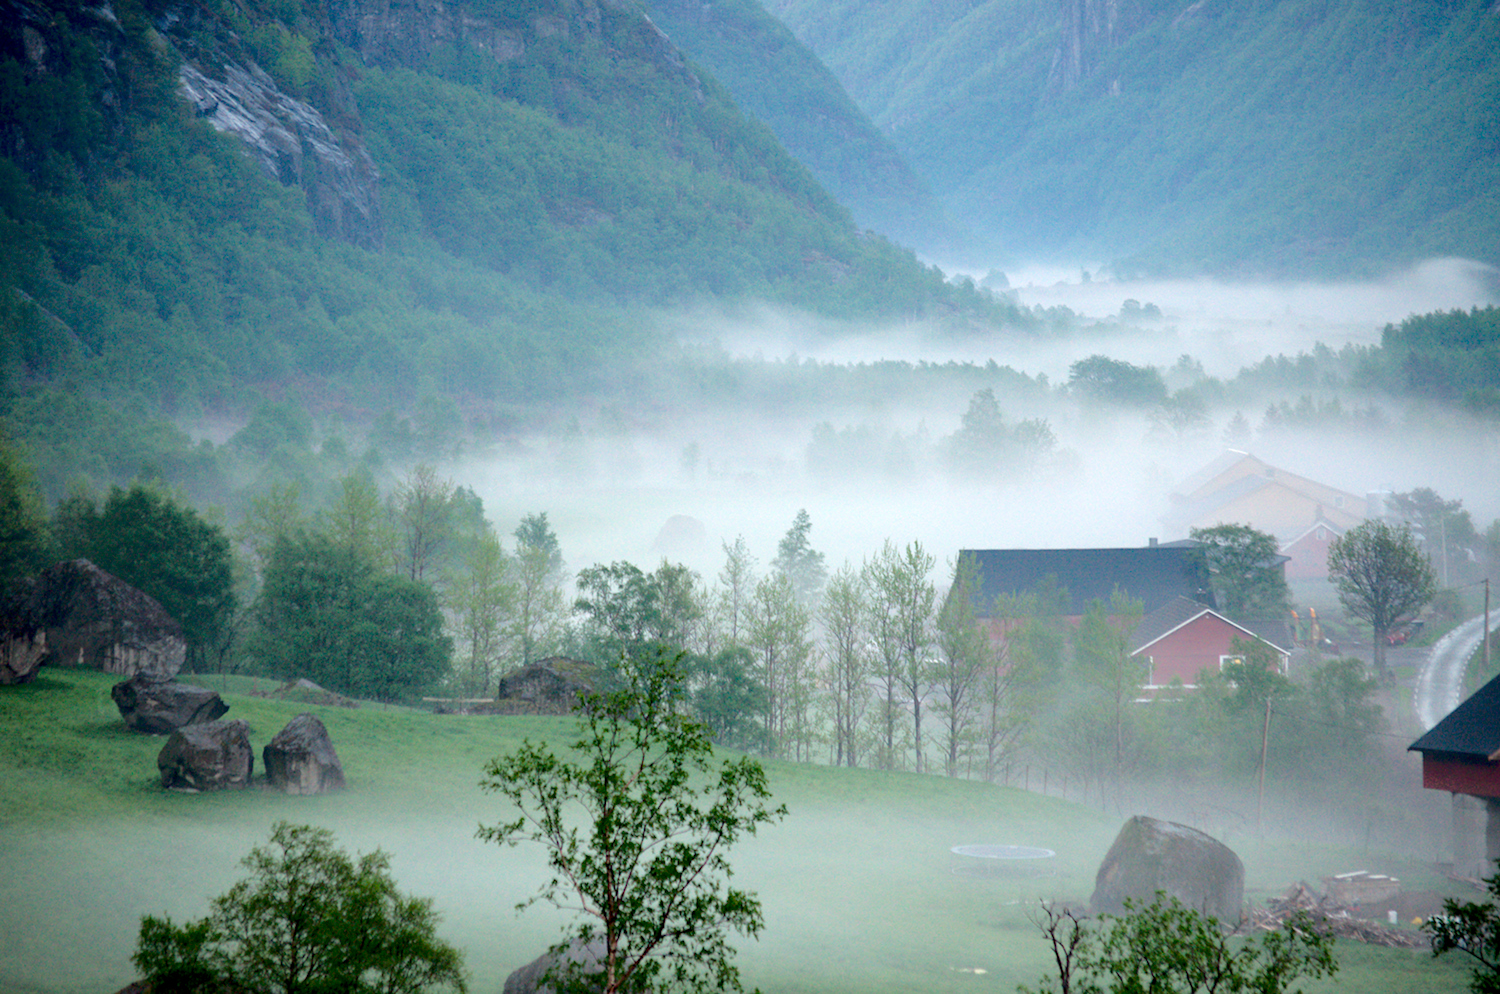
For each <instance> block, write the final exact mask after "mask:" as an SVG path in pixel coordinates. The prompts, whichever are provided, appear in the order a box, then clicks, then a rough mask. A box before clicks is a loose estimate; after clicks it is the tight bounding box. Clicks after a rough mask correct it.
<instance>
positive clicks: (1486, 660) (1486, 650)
mask: <svg viewBox="0 0 1500 994" xmlns="http://www.w3.org/2000/svg"><path fill="white" fill-rule="evenodd" d="M1484 675H1485V677H1486V678H1488V677H1489V675H1490V578H1489V577H1485V578H1484Z"/></svg>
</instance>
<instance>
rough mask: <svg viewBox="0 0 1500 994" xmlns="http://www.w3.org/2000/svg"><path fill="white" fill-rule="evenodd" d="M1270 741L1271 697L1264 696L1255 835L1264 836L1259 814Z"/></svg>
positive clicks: (1263, 798) (1263, 805)
mask: <svg viewBox="0 0 1500 994" xmlns="http://www.w3.org/2000/svg"><path fill="white" fill-rule="evenodd" d="M1270 741H1271V699H1270V698H1269V697H1267V698H1266V723H1265V724H1264V725H1262V726H1261V730H1260V786H1259V787H1258V788H1257V790H1256V794H1255V831H1256V834H1257V835H1261V836H1264V835H1265V831H1264V830H1263V829H1262V828H1261V815H1262V814H1263V812H1264V811H1265V806H1266V746H1267V744H1268V743H1269V742H1270Z"/></svg>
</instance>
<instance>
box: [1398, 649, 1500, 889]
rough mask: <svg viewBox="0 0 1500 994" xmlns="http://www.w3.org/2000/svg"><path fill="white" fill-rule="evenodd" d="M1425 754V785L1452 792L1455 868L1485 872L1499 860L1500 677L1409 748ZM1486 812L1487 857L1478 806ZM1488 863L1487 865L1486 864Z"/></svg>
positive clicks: (1479, 690)
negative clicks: (1479, 842) (1478, 839)
mask: <svg viewBox="0 0 1500 994" xmlns="http://www.w3.org/2000/svg"><path fill="white" fill-rule="evenodd" d="M1407 750H1408V751H1409V752H1419V753H1421V754H1422V786H1423V787H1428V788H1431V789H1432V790H1446V791H1448V792H1449V793H1451V794H1452V795H1453V864H1454V870H1455V872H1458V873H1461V874H1465V875H1470V876H1482V875H1485V874H1487V873H1489V872H1491V870H1490V868H1489V866H1490V865H1493V864H1494V863H1495V862H1496V861H1500V676H1497V677H1495V679H1493V680H1491V681H1490V682H1489V683H1487V684H1485V685H1484V686H1483V687H1480V688H1479V689H1478V690H1476V691H1475V692H1474V694H1473V696H1471V697H1470V698H1469V699H1468V700H1466V701H1464V702H1463V703H1462V704H1460V705H1459V706H1458V707H1456V708H1454V709H1453V711H1452V712H1451V713H1450V714H1449V715H1448V717H1446V718H1444V719H1443V720H1442V721H1440V722H1438V723H1437V724H1436V725H1433V726H1432V728H1430V729H1428V731H1427V734H1426V735H1423V736H1422V737H1421V738H1419V739H1417V741H1415V742H1413V743H1412V744H1411V745H1410V746H1408V747H1407ZM1473 798H1480V799H1482V800H1483V802H1484V806H1485V809H1486V812H1487V814H1488V824H1487V826H1486V828H1485V845H1484V849H1483V856H1480V855H1479V853H1478V851H1477V850H1478V846H1476V845H1475V844H1474V843H1473V841H1472V840H1471V838H1470V836H1472V835H1477V824H1476V823H1477V821H1478V811H1477V808H1478V804H1477V802H1476V801H1474V800H1472V799H1473ZM1487 864H1488V865H1487Z"/></svg>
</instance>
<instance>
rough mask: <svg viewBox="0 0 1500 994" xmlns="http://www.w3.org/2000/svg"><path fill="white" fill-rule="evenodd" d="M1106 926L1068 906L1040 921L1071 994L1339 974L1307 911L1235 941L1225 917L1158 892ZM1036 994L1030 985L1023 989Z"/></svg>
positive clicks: (1149, 993) (1171, 991)
mask: <svg viewBox="0 0 1500 994" xmlns="http://www.w3.org/2000/svg"><path fill="white" fill-rule="evenodd" d="M1126 908H1127V909H1128V910H1129V913H1128V914H1125V915H1121V916H1119V917H1113V916H1105V917H1104V918H1103V919H1102V923H1101V924H1100V925H1099V927H1098V928H1094V927H1091V925H1090V924H1089V923H1087V922H1085V921H1084V920H1083V919H1082V918H1081V917H1080V916H1079V915H1077V914H1075V913H1074V912H1072V911H1070V910H1068V909H1067V908H1063V907H1060V906H1051V905H1048V906H1044V907H1043V909H1042V918H1041V920H1040V921H1038V923H1037V924H1038V927H1039V928H1040V929H1041V931H1042V934H1043V936H1045V937H1046V938H1047V940H1048V942H1049V943H1050V944H1051V946H1052V957H1053V961H1054V963H1056V965H1057V969H1058V975H1057V977H1056V978H1047V979H1046V980H1044V981H1043V983H1044V985H1045V986H1044V987H1043V988H1042V990H1044V991H1045V990H1051V989H1053V984H1054V983H1055V984H1056V989H1057V990H1059V991H1061V992H1063V994H1070V992H1072V994H1214V992H1219V991H1224V992H1227V991H1255V992H1257V994H1283V992H1285V991H1287V990H1288V989H1290V988H1291V985H1292V984H1293V983H1294V982H1295V981H1297V980H1298V979H1299V978H1301V977H1309V978H1313V979H1316V978H1319V977H1331V976H1333V975H1335V974H1336V973H1338V968H1339V965H1338V960H1337V959H1335V958H1334V955H1333V951H1334V943H1333V937H1332V936H1331V935H1327V934H1324V933H1323V932H1322V931H1320V930H1319V929H1318V926H1317V923H1316V922H1314V921H1313V920H1312V919H1311V918H1310V917H1309V916H1308V915H1306V914H1302V913H1299V914H1297V915H1296V916H1294V917H1293V918H1292V919H1291V920H1290V921H1288V922H1287V923H1286V924H1285V925H1284V926H1282V927H1281V928H1279V929H1276V930H1274V931H1271V932H1265V933H1262V934H1261V935H1260V936H1259V937H1258V938H1252V939H1244V940H1235V939H1231V938H1230V937H1229V936H1227V935H1226V934H1225V932H1224V929H1223V928H1222V927H1221V925H1220V923H1219V922H1218V920H1217V919H1214V918H1211V917H1209V916H1207V915H1204V914H1201V913H1200V912H1198V911H1195V910H1194V909H1192V908H1188V907H1185V906H1184V905H1183V904H1182V903H1181V902H1180V901H1178V900H1177V899H1176V898H1175V897H1174V898H1167V897H1166V896H1165V895H1164V894H1161V893H1158V894H1157V897H1156V900H1155V901H1154V902H1152V903H1151V904H1149V905H1145V906H1140V905H1137V904H1135V903H1134V902H1130V901H1127V902H1126ZM1021 990H1022V991H1023V992H1027V994H1030V988H1026V987H1022V988H1021Z"/></svg>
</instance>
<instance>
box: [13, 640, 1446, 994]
mask: <svg viewBox="0 0 1500 994" xmlns="http://www.w3.org/2000/svg"><path fill="white" fill-rule="evenodd" d="M43 672H44V674H45V675H44V676H43V677H42V678H41V679H39V680H38V681H36V682H35V683H33V684H29V685H26V686H22V687H7V688H0V867H3V869H4V872H3V873H0V907H3V908H4V909H6V912H7V913H6V925H5V927H4V928H3V929H0V990H3V991H7V992H17V994H30V992H37V994H42V992H45V994H75V992H76V994H107V992H109V991H114V990H118V989H119V988H120V987H122V986H124V985H125V984H126V983H127V982H128V981H129V980H131V979H133V972H132V968H131V966H130V963H129V957H130V953H131V951H132V950H133V948H134V944H135V937H136V929H137V926H138V924H139V920H140V916H141V915H142V914H145V913H148V912H149V913H156V914H160V913H163V912H165V913H168V914H171V915H172V916H173V917H175V918H178V919H181V918H185V917H197V916H200V915H202V914H204V913H205V911H206V910H207V902H208V900H209V899H210V898H212V897H213V896H215V895H217V894H219V893H221V892H223V891H224V890H225V889H226V888H227V887H228V886H229V884H230V883H232V882H233V881H234V880H235V879H237V878H238V877H239V876H240V875H241V868H240V867H239V866H238V861H239V859H240V857H241V856H243V855H244V854H245V853H246V852H247V851H248V850H249V849H250V848H251V847H252V846H253V845H256V844H258V843H260V842H263V841H265V839H266V838H267V836H268V835H269V834H270V827H271V825H272V824H273V823H274V822H276V821H278V820H281V819H287V820H292V821H301V822H311V823H316V824H320V825H325V826H327V827H329V828H330V829H332V830H333V831H334V832H335V834H336V836H337V838H338V841H339V843H340V844H341V845H343V846H345V847H346V848H350V849H356V850H361V851H367V850H370V849H373V848H376V847H379V848H382V849H385V850H386V851H387V852H389V853H390V854H391V855H392V866H393V871H394V874H395V876H396V879H397V880H398V881H399V883H400V884H401V886H402V887H403V889H405V890H408V891H410V892H412V893H415V894H419V895H424V896H431V897H433V898H434V899H435V901H436V904H437V906H438V908H439V909H440V910H441V912H442V914H443V924H442V927H441V934H442V935H443V936H444V938H446V939H447V940H449V941H450V942H453V943H455V944H456V945H458V946H459V947H461V948H463V949H465V950H466V955H467V962H468V967H469V970H470V972H471V974H472V980H473V982H472V985H471V988H472V990H474V991H475V992H480V994H483V992H492V991H497V990H499V988H500V987H501V986H502V984H503V983H504V980H505V977H506V975H507V974H508V973H509V972H510V971H511V970H513V969H515V968H516V967H518V966H520V965H521V964H523V963H525V962H526V961H528V960H530V959H532V958H533V957H535V956H536V955H537V954H538V953H539V952H541V950H542V949H543V948H544V947H545V946H546V945H547V944H548V943H550V942H552V941H554V940H555V938H556V936H557V934H558V931H559V929H560V927H561V924H562V922H563V921H564V918H563V916H562V915H561V914H560V913H558V912H555V911H553V910H552V909H550V908H545V907H541V906H538V907H535V908H532V909H531V910H529V911H527V912H526V913H525V914H517V913H516V911H515V905H516V904H517V902H519V901H522V900H524V899H525V898H527V897H528V896H529V895H530V894H531V893H533V892H534V890H535V888H536V886H537V884H538V883H539V882H540V881H541V877H542V867H543V864H542V859H541V854H540V853H539V852H538V851H535V850H531V849H526V848H517V849H500V848H498V847H495V846H487V845H482V844H480V843H479V842H477V841H476V840H475V839H474V829H475V828H476V827H477V826H478V825H479V824H481V823H491V822H495V821H498V820H500V819H501V817H503V816H504V814H505V812H504V811H503V810H502V809H501V808H500V807H499V803H500V802H498V801H497V800H495V799H494V798H492V797H489V796H488V795H485V794H482V793H481V792H480V791H479V790H478V786H477V784H478V781H479V778H480V767H481V764H482V763H483V761H484V760H485V759H487V758H488V757H490V756H492V755H495V754H497V753H500V752H503V751H505V750H507V749H509V748H511V747H513V746H514V745H516V744H518V743H519V742H520V741H521V740H522V739H523V738H524V737H527V736H530V737H532V738H533V739H536V738H545V739H550V740H552V741H561V740H564V739H565V737H566V736H568V735H569V732H570V723H569V722H567V721H565V720H562V719H547V718H514V717H511V718H495V717H453V716H437V715H431V714H427V713H425V712H420V711H412V710H406V709H400V708H381V707H379V706H372V705H365V706H362V707H360V708H358V709H341V708H326V707H325V708H309V707H307V706H306V705H301V704H296V703H291V702H280V701H273V700H267V699H264V698H257V697H252V696H249V695H248V694H247V693H246V692H245V691H246V690H248V689H249V686H250V685H249V684H248V682H243V681H234V682H230V683H228V684H220V683H219V682H218V681H217V680H215V682H214V686H215V687H216V688H218V687H220V686H223V687H224V688H225V689H224V691H223V692H224V696H225V700H226V701H227V702H228V703H229V704H230V708H231V709H230V712H229V715H228V716H229V717H236V718H244V719H245V720H247V721H248V722H249V723H250V737H251V743H252V745H253V747H254V748H255V749H256V750H257V752H258V751H259V749H260V748H261V747H262V746H264V745H265V743H266V742H267V741H269V739H270V738H271V736H273V735H274V734H275V733H276V732H277V731H278V730H279V729H280V728H281V727H282V726H283V725H284V724H285V723H286V722H287V721H288V720H290V719H291V718H292V717H293V716H294V715H296V714H298V713H300V712H301V711H304V710H312V711H314V712H315V713H317V714H318V716H319V717H320V718H321V719H322V720H323V722H324V723H325V724H326V725H327V727H328V730H329V733H330V734H331V736H332V737H333V741H334V744H335V747H336V748H337V749H338V752H339V756H340V759H341V760H342V762H343V765H344V770H345V775H346V777H347V779H348V784H349V787H348V789H347V790H346V791H344V792H343V793H340V794H337V795H331V796H327V797H287V796H284V795H281V794H276V793H271V792H269V791H263V790H258V789H252V790H249V791H242V792H236V793H220V794H197V795H193V794H176V793H168V792H166V791H163V790H161V789H160V787H159V785H158V781H157V778H156V762H155V760H156V754H157V752H158V751H159V750H160V748H161V746H162V744H163V742H164V739H161V738H152V737H147V736H141V735H136V734H133V733H130V732H127V731H126V730H125V728H124V726H123V724H122V723H121V721H120V718H119V714H118V712H117V711H116V709H115V706H114V703H113V702H112V701H111V699H110V696H109V688H110V687H111V686H112V685H113V684H114V683H115V682H116V678H115V677H111V676H107V675H103V674H98V673H85V672H78V671H68V670H49V671H43ZM258 767H259V762H258V757H257V768H258ZM768 769H769V772H770V775H771V780H772V786H773V790H774V791H775V793H776V797H777V799H778V800H779V801H783V802H785V803H786V804H787V805H788V807H790V809H791V812H792V813H791V816H790V817H789V818H788V819H787V820H786V821H785V822H783V823H782V824H780V825H775V826H772V827H770V828H768V829H765V830H764V831H763V832H762V834H761V835H760V837H758V838H756V839H753V840H751V841H750V842H748V843H747V844H745V845H744V846H742V847H741V849H740V850H739V851H738V856H737V858H736V859H735V860H734V862H735V866H736V870H737V873H736V881H737V882H739V883H740V884H742V885H744V886H747V887H749V888H751V889H752V890H755V891H756V892H758V893H759V895H760V897H761V899H762V901H763V902H764V905H765V913H766V930H765V933H764V935H763V938H762V941H760V942H759V943H742V944H741V965H742V968H743V970H744V973H745V979H746V981H747V985H751V986H758V987H760V988H761V989H762V990H764V991H766V992H767V994H771V992H791V991H797V992H829V994H864V992H870V994H873V992H877V991H878V992H902V991H912V992H918V991H921V992H938V994H941V992H948V991H953V992H980V991H983V992H990V991H999V992H1010V991H1014V990H1015V988H1016V985H1017V984H1021V983H1025V984H1031V985H1034V984H1035V983H1036V982H1037V980H1038V979H1039V978H1040V977H1041V976H1043V974H1044V973H1045V972H1046V969H1047V966H1048V954H1047V950H1046V948H1045V947H1044V945H1043V943H1042V941H1041V940H1040V938H1039V937H1038V936H1037V933H1036V930H1035V928H1034V927H1033V925H1032V924H1031V921H1030V916H1031V915H1032V914H1033V906H1034V904H1035V902H1036V901H1037V900H1039V899H1041V898H1044V897H1048V898H1050V897H1061V898H1066V899H1071V900H1076V901H1080V902H1082V901H1087V899H1088V896H1089V894H1090V893H1091V892H1092V890H1093V878H1094V873H1095V870H1096V869H1097V868H1098V865H1099V861H1100V859H1101V858H1102V857H1103V855H1104V852H1105V850H1106V849H1107V848H1108V847H1109V844H1110V842H1111V841H1112V840H1113V838H1114V835H1115V833H1116V832H1117V831H1118V830H1119V827H1120V818H1119V817H1117V816H1114V815H1105V814H1102V813H1101V812H1099V811H1098V810H1095V809H1092V808H1088V807H1083V806H1080V805H1077V804H1073V803H1069V802H1066V801H1062V800H1059V799H1056V798H1050V797H1044V796H1041V795H1038V794H1031V793H1027V792H1025V791H1022V790H1019V789H1014V788H1003V787H997V786H993V785H986V784H979V783H973V782H969V781H958V780H948V779H945V778H942V777H930V776H917V775H914V774H904V773H879V772H871V771H863V770H852V771H851V770H837V769H831V768H829V767H824V766H806V765H794V764H786V763H770V764H768ZM1147 813H1149V812H1147ZM977 842H990V843H1012V844H1020V845H1032V846H1042V847H1045V848H1048V849H1053V850H1055V851H1056V853H1057V855H1056V857H1055V858H1054V859H1051V860H1047V861H1045V862H1044V863H1038V864H1035V865H1027V866H1024V867H1019V868H1016V869H1014V870H1012V871H1010V872H1008V873H1005V874H1002V875H994V876H987V877H975V876H970V875H965V874H962V873H956V872H954V870H955V868H956V866H955V863H956V860H957V858H956V857H954V856H952V855H951V854H950V853H949V849H950V847H952V846H954V845H957V844H961V843H977ZM1235 848H1236V849H1237V851H1238V852H1239V854H1240V856H1241V858H1242V859H1243V860H1244V861H1245V864H1246V874H1247V880H1246V884H1247V890H1248V891H1249V896H1251V897H1252V898H1257V899H1258V898H1262V897H1264V896H1266V895H1268V894H1271V893H1275V892H1279V891H1280V890H1282V889H1284V888H1285V887H1286V886H1287V884H1289V883H1291V882H1292V881H1295V880H1298V879H1307V880H1312V881H1315V880H1316V879H1317V878H1318V877H1319V876H1321V875H1326V874H1327V873H1328V872H1330V868H1334V869H1347V868H1350V867H1351V866H1353V865H1354V864H1355V863H1358V864H1359V865H1360V866H1364V865H1365V862H1368V861H1369V857H1370V855H1371V854H1370V853H1369V852H1367V851H1364V852H1358V853H1356V852H1354V851H1353V850H1352V849H1350V850H1348V851H1345V850H1340V849H1339V848H1337V847H1331V846H1326V845H1314V844H1311V843H1300V844H1299V843H1295V842H1285V841H1280V842H1271V841H1268V842H1265V843H1240V842H1236V844H1235ZM1377 863H1378V865H1374V866H1370V867H1369V868H1370V869H1378V870H1380V871H1382V872H1389V873H1394V874H1396V875H1397V876H1400V877H1401V878H1402V879H1403V881H1407V882H1408V883H1409V884H1412V885H1415V886H1420V887H1433V888H1436V887H1439V886H1442V885H1443V884H1444V883H1445V881H1443V880H1442V879H1441V878H1440V877H1438V876H1437V875H1436V874H1435V872H1434V871H1433V869H1432V868H1431V866H1430V865H1427V864H1425V863H1422V862H1419V861H1417V860H1413V859H1409V858H1405V857H1401V856H1399V855H1396V854H1389V855H1381V856H1380V857H1379V859H1378V861H1377ZM1339 957H1340V960H1341V962H1342V964H1343V971H1342V973H1341V974H1340V976H1339V978H1338V979H1337V980H1335V981H1333V982H1327V983H1323V984H1320V985H1316V986H1313V985H1309V986H1308V987H1307V990H1308V991H1310V992H1311V991H1359V992H1383V991H1389V992H1403V994H1405V992H1411V991H1419V990H1420V991H1427V992H1432V994H1444V992H1448V991H1453V992H1458V991H1463V990H1466V989H1467V980H1468V973H1467V971H1466V970H1465V969H1463V968H1462V966H1461V965H1460V964H1459V963H1457V962H1456V961H1450V960H1448V959H1445V960H1437V961H1434V960H1433V959H1432V957H1431V956H1430V955H1429V954H1427V953H1420V952H1419V953H1411V952H1405V951H1398V950H1389V949H1377V948H1372V947H1366V946H1362V945H1357V944H1351V943H1340V946H1339ZM978 971H983V972H978Z"/></svg>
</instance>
